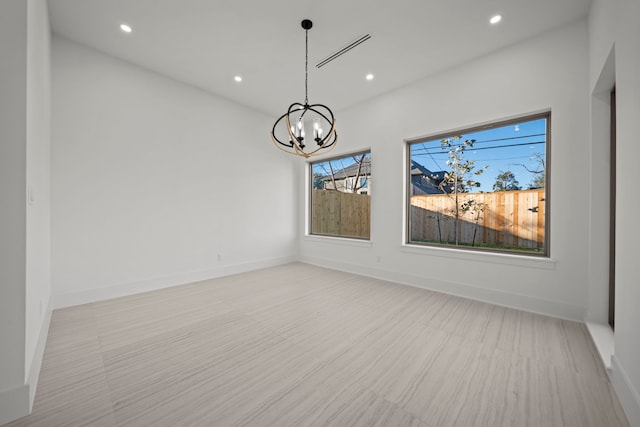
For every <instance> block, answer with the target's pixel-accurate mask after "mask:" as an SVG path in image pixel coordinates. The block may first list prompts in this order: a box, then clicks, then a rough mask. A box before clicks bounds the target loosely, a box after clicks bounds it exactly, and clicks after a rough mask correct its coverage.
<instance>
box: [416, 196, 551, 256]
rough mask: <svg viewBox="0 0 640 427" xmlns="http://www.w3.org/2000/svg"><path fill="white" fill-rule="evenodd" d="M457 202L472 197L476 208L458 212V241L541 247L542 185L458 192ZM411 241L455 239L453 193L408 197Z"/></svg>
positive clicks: (467, 243) (544, 211) (462, 201)
mask: <svg viewBox="0 0 640 427" xmlns="http://www.w3.org/2000/svg"><path fill="white" fill-rule="evenodd" d="M458 197H459V205H462V204H463V203H464V202H465V201H470V200H473V201H474V202H475V203H476V206H479V208H476V209H472V210H469V211H468V212H465V213H463V212H462V211H460V213H459V221H458V228H457V233H458V236H457V237H458V242H459V243H460V244H465V245H478V246H480V245H488V246H493V245H496V246H500V247H512V248H527V249H542V248H543V247H544V238H545V236H544V234H545V226H544V224H545V213H546V209H545V205H546V204H545V200H544V189H540V190H522V191H504V192H495V193H462V194H459V195H458ZM410 215H411V220H410V233H409V235H410V239H411V241H414V242H415V241H424V242H448V243H453V242H455V240H456V236H455V232H456V221H455V198H454V195H453V194H435V195H424V196H412V197H411V213H410Z"/></svg>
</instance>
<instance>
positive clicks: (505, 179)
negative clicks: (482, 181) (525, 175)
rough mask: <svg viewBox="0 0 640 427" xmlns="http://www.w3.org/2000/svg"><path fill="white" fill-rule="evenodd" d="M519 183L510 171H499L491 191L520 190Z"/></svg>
mask: <svg viewBox="0 0 640 427" xmlns="http://www.w3.org/2000/svg"><path fill="white" fill-rule="evenodd" d="M520 189H521V187H520V183H519V182H518V180H517V179H516V176H515V175H514V174H513V172H511V171H510V170H507V171H504V172H503V171H500V173H499V174H498V176H497V177H496V182H495V183H494V184H493V191H515V190H520Z"/></svg>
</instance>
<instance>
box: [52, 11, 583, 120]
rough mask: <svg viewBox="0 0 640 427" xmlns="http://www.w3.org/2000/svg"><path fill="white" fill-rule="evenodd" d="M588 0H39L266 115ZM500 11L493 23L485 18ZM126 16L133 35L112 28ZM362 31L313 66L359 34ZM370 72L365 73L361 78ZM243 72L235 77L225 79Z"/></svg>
mask: <svg viewBox="0 0 640 427" xmlns="http://www.w3.org/2000/svg"><path fill="white" fill-rule="evenodd" d="M589 4H590V0H394V1H380V0H316V1H311V0H49V9H50V15H51V24H52V29H53V32H54V33H55V34H57V35H60V36H62V37H65V38H68V39H71V40H74V41H76V42H79V43H82V44H84V45H87V46H90V47H93V48H95V49H98V50H100V51H103V52H105V53H108V54H110V55H113V56H115V57H118V58H121V59H123V60H126V61H128V62H131V63H134V64H138V65H140V66H142V67H145V68H148V69H151V70H154V71H156V72H158V73H161V74H164V75H166V76H169V77H172V78H174V79H176V80H179V81H182V82H185V83H188V84H191V85H193V86H196V87H198V88H201V89H204V90H206V91H208V92H211V93H214V94H217V95H220V96H223V97H225V98H228V99H232V100H235V101H237V102H239V103H241V104H244V105H247V106H250V107H252V108H255V109H257V110H260V111H263V112H265V113H267V114H269V115H273V116H274V117H277V116H279V115H280V114H282V113H284V112H285V111H286V109H287V108H288V106H289V104H291V103H292V102H302V101H304V30H302V28H301V27H300V21H301V20H302V19H304V18H309V19H311V20H312V21H313V22H314V27H313V29H311V30H310V31H309V101H310V103H322V104H326V105H328V106H330V107H331V108H332V109H333V110H334V111H339V110H340V109H344V108H347V107H349V106H352V105H354V104H357V103H360V102H362V101H364V100H366V99H368V98H371V97H374V96H376V95H379V94H381V93H384V92H387V91H389V90H392V89H394V88H397V87H400V86H403V85H406V84H408V83H410V82H412V81H415V80H418V79H421V78H423V77H426V76H428V75H431V74H434V73H437V72H439V71H442V70H446V69H447V68H450V67H452V66H454V65H457V64H461V63H463V62H466V61H468V60H470V59H472V58H474V57H478V56H481V55H484V54H486V53H488V52H491V51H494V50H496V49H499V48H501V47H504V46H507V45H510V44H513V43H516V42H518V41H521V40H524V39H527V38H530V37H532V36H534V35H536V34H540V33H543V32H545V31H548V30H550V29H553V28H556V27H559V26H562V25H564V24H566V23H569V22H572V21H576V20H579V19H582V18H584V17H585V16H586V15H587V13H588V9H589ZM496 13H500V14H502V15H503V17H504V19H503V21H502V22H501V23H500V24H498V25H495V26H492V25H490V24H489V23H488V20H489V18H490V17H491V16H492V15H494V14H496ZM123 22H126V23H128V24H129V25H131V26H132V27H133V32H132V33H131V34H125V33H123V32H122V31H120V29H119V25H120V23H123ZM365 33H370V34H371V36H372V38H371V40H368V41H366V42H365V43H363V44H362V45H360V46H358V47H356V48H355V49H353V50H352V51H350V52H349V53H347V54H345V55H344V56H342V57H340V58H338V59H337V60H335V61H333V62H331V63H330V64H328V65H326V66H324V67H322V68H320V69H316V68H315V64H316V63H317V62H318V61H319V60H321V59H323V58H324V57H326V56H327V55H329V54H330V53H332V52H334V51H336V50H338V49H340V48H342V47H344V46H345V45H346V44H347V43H349V42H351V41H352V40H354V39H356V38H357V37H359V36H361V35H363V34H365ZM367 73H373V74H374V75H375V79H374V80H372V81H366V80H365V75H366V74H367ZM235 75H241V76H242V78H243V82H242V83H236V82H235V81H234V76H235Z"/></svg>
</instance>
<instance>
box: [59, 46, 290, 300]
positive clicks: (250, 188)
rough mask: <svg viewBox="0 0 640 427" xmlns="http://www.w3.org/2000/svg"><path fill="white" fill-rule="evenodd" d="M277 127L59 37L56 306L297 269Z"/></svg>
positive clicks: (239, 108)
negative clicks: (271, 268) (275, 141)
mask: <svg viewBox="0 0 640 427" xmlns="http://www.w3.org/2000/svg"><path fill="white" fill-rule="evenodd" d="M230 84H235V83H234V82H233V81H230ZM271 119H272V118H271V117H267V116H266V115H263V114H261V113H258V112H255V111H253V110H249V109H247V108H245V107H242V106H240V105H238V104H235V103H232V102H229V101H226V100H224V99H222V98H218V97H215V96H212V95H209V94H206V93H204V92H202V91H200V90H197V89H195V88H192V87H189V86H186V85H184V84H181V83H178V82H176V81H174V80H170V79H167V78H165V77H162V76H160V75H158V74H155V73H152V72H149V71H146V70H143V69H141V68H138V67H135V66H132V65H130V64H128V63H125V62H122V61H119V60H116V59H114V58H113V57H110V56H107V55H103V54H101V53H99V52H97V51H94V50H90V49H88V48H85V47H82V46H80V45H78V44H75V43H72V42H69V41H66V40H62V39H59V38H57V37H54V42H53V148H52V223H53V227H52V254H53V257H52V283H53V284H52V286H53V293H54V305H55V306H56V307H60V306H66V305H72V304H78V303H82V302H87V301H92V300H97V299H102V298H108V297H114V296H118V295H125V294H130V293H135V292H139V291H144V290H148V289H155V288H159V287H163V286H170V285H176V284H180V283H187V282H192V281H195V280H201V279H206V278H210V277H216V276H219V275H223V274H229V273H234V272H239V271H246V270H249V269H253V268H260V267H264V266H268V265H273V264H277V263H282V262H288V261H290V260H292V259H293V257H294V253H295V248H296V238H295V233H296V228H295V225H296V220H295V208H294V200H295V188H296V186H295V179H294V178H295V176H294V173H293V167H292V164H293V163H292V162H293V161H294V159H293V158H292V157H289V156H287V155H286V154H284V153H282V152H280V151H278V150H276V149H275V148H274V147H273V146H272V144H271V142H270V139H269V136H268V131H269V130H270V128H271V126H272V122H271Z"/></svg>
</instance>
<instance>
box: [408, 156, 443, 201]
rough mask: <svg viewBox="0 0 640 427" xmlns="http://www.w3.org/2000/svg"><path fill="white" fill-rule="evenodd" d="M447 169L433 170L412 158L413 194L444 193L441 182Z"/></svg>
mask: <svg viewBox="0 0 640 427" xmlns="http://www.w3.org/2000/svg"><path fill="white" fill-rule="evenodd" d="M444 174H445V171H438V172H431V171H430V170H429V169H427V168H425V167H424V166H422V165H421V164H420V163H418V162H416V161H415V160H411V194H412V195H422V194H442V192H443V191H442V189H441V188H440V183H441V182H442V180H443V179H444Z"/></svg>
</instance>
